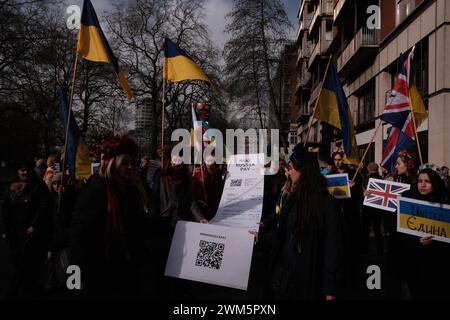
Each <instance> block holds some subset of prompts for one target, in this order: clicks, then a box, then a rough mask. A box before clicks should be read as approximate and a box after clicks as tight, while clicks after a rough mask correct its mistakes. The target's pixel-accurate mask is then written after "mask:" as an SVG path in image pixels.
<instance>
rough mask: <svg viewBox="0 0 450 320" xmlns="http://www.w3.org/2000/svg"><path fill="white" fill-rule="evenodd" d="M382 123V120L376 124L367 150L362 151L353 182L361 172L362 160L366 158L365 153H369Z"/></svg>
mask: <svg viewBox="0 0 450 320" xmlns="http://www.w3.org/2000/svg"><path fill="white" fill-rule="evenodd" d="M382 123H383V120H381V119H380V123H379V124H378V126H377V128H376V129H375V132H374V134H373V136H372V139H371V140H370V142H369V145H368V146H367V148H366V150H365V151H364V154H363V156H362V158H361V160H360V161H359V164H358V168H357V169H356V172H355V174H354V175H353V178H352V180H355V178H356V175H357V174H358V172H359V170H361V168H362V163H363V161H364V159H365V158H366V155H367V152H369V149H370V146H371V145H372V143H373V141H374V140H375V136H376V135H377V132H378V130H379V129H380V127H381V124H382Z"/></svg>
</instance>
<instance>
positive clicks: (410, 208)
mask: <svg viewBox="0 0 450 320" xmlns="http://www.w3.org/2000/svg"><path fill="white" fill-rule="evenodd" d="M397 231H398V232H402V233H407V234H411V235H415V236H420V237H427V236H433V239H434V240H438V241H442V242H447V243H450V206H449V205H445V204H439V203H431V202H426V201H420V200H415V199H409V198H404V197H399V198H398V211H397Z"/></svg>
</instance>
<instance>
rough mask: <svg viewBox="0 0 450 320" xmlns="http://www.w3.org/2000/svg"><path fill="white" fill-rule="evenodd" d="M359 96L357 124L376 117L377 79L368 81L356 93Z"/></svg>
mask: <svg viewBox="0 0 450 320" xmlns="http://www.w3.org/2000/svg"><path fill="white" fill-rule="evenodd" d="M356 96H357V97H358V112H357V121H356V123H357V125H361V124H365V123H367V122H370V121H372V120H373V119H374V118H375V79H372V80H370V81H369V82H367V83H366V84H365V85H364V86H363V87H362V88H361V89H360V90H359V92H358V93H357V94H356Z"/></svg>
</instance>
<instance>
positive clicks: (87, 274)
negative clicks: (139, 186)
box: [69, 175, 148, 296]
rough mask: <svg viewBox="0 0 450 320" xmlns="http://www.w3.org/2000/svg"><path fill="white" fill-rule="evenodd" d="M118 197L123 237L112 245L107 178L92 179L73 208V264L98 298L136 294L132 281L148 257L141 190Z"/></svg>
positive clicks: (129, 189) (71, 257) (71, 255)
mask: <svg viewBox="0 0 450 320" xmlns="http://www.w3.org/2000/svg"><path fill="white" fill-rule="evenodd" d="M117 195H118V199H117V200H118V202H119V206H120V213H121V217H122V224H123V237H122V238H121V237H119V236H115V237H114V238H113V241H112V242H110V243H109V245H108V244H107V242H106V229H107V215H108V211H107V191H106V182H105V179H104V178H102V177H99V176H97V175H94V176H92V177H91V179H90V180H89V181H88V184H87V186H86V187H85V189H84V190H83V191H82V192H81V194H80V195H79V197H78V199H77V201H76V203H75V206H74V209H73V215H72V222H71V225H70V229H69V255H70V263H71V264H74V265H78V266H79V267H80V269H81V274H82V278H83V279H84V281H85V283H86V285H87V290H88V292H91V293H92V294H94V295H97V294H101V295H102V296H105V295H106V296H117V295H119V296H120V295H122V294H125V295H127V294H128V293H130V292H133V289H131V288H130V287H129V286H132V285H137V279H132V278H133V277H135V276H136V273H137V271H136V269H135V268H136V267H137V266H138V265H140V264H142V263H143V262H145V259H146V258H147V257H148V256H147V254H146V253H147V251H146V248H145V243H146V241H145V225H146V223H145V222H146V221H145V213H144V209H143V208H142V207H141V206H140V205H139V202H138V200H137V191H136V190H134V189H132V188H125V189H124V190H121V192H120V193H119V192H118V193H117ZM107 246H108V247H109V248H111V249H110V251H109V250H107ZM107 252H108V253H107Z"/></svg>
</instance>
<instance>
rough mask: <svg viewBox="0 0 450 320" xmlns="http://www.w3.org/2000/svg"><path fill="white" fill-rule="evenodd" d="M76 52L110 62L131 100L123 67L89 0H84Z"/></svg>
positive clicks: (86, 56) (89, 57)
mask: <svg viewBox="0 0 450 320" xmlns="http://www.w3.org/2000/svg"><path fill="white" fill-rule="evenodd" d="M77 52H78V53H79V54H80V55H81V56H83V57H84V58H85V59H87V60H90V61H95V62H106V63H111V65H112V66H113V68H114V71H115V72H116V74H117V77H118V78H119V82H120V85H121V86H122V89H123V91H124V92H125V94H126V95H127V97H128V100H131V98H132V97H133V92H132V91H131V89H130V87H129V85H128V82H127V79H125V75H124V73H123V69H122V68H121V67H119V63H118V61H117V58H116V56H115V55H114V53H113V52H112V50H111V47H110V46H109V44H108V41H107V40H106V38H105V35H104V34H103V31H102V29H101V28H100V23H99V22H98V18H97V14H96V13H95V10H94V7H93V6H92V3H91V1H90V0H84V4H83V12H82V14H81V24H80V32H79V34H78V47H77Z"/></svg>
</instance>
